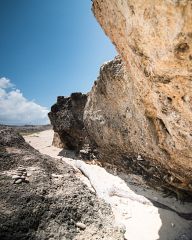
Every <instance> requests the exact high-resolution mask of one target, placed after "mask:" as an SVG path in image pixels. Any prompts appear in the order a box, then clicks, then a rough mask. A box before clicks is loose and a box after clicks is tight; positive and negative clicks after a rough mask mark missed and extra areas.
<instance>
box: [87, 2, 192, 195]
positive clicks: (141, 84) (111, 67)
mask: <svg viewBox="0 0 192 240" xmlns="http://www.w3.org/2000/svg"><path fill="white" fill-rule="evenodd" d="M93 12H94V14H95V16H96V18H97V20H98V22H99V23H100V25H101V27H102V28H103V29H104V31H105V33H106V34H107V35H108V36H109V37H110V39H111V41H112V42H113V43H114V44H115V46H116V48H117V50H118V52H119V54H120V56H121V58H122V59H123V62H122V60H121V59H120V58H116V59H115V60H114V61H111V62H109V63H107V64H104V65H103V66H102V67H101V72H100V76H99V78H98V81H97V82H96V84H95V86H94V87H93V89H92V91H91V93H90V95H89V98H88V101H87V104H86V109H85V113H84V119H85V124H86V128H87V129H88V131H89V134H90V136H91V137H92V138H93V139H94V140H95V141H96V143H97V145H98V146H99V147H100V148H101V149H102V152H103V153H104V155H105V156H107V153H108V154H109V155H110V157H111V156H112V157H111V162H114V161H116V162H118V161H120V159H121V158H120V156H121V155H124V159H126V158H127V161H129V159H130V157H133V158H135V159H136V161H137V159H140V158H141V159H147V161H148V162H149V165H152V167H153V168H157V170H156V172H160V173H161V176H162V179H163V178H164V180H165V181H166V182H168V183H169V184H171V185H172V186H174V187H177V188H181V189H185V190H187V191H192V148H191V146H192V107H191V106H192V14H191V12H192V5H191V1H190V0H183V1H173V0H171V1H163V0H158V1H153V0H144V1H143V0H137V1H134V0H129V1H127V0H94V1H93ZM111 153H113V154H111ZM118 156H119V157H118ZM126 156H127V157H126ZM138 156H139V157H138ZM110 157H108V159H109V161H110ZM138 162H139V163H141V162H142V161H138ZM121 164H122V161H121ZM143 168H144V169H145V168H146V167H145V166H143ZM146 170H150V167H149V168H147V169H146ZM151 172H152V175H155V173H154V171H153V170H151ZM164 173H165V176H163V175H164Z"/></svg>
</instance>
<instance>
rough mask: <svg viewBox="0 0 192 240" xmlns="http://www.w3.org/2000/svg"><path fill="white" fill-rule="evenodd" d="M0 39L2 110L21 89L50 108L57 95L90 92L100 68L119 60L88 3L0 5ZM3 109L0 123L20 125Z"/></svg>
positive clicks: (13, 1) (13, 0)
mask: <svg viewBox="0 0 192 240" xmlns="http://www.w3.org/2000/svg"><path fill="white" fill-rule="evenodd" d="M0 36H1V37H0V53H1V57H0V79H3V80H2V81H3V86H4V88H3V94H4V95H3V96H4V99H3V98H1V95H0V98H1V99H0V100H1V101H0V104H1V106H2V104H3V101H4V100H5V99H6V98H7V96H6V95H5V94H9V93H10V92H14V91H16V90H18V91H19V92H20V95H22V97H23V98H24V99H25V100H26V101H27V102H31V103H34V102H35V103H36V104H38V105H40V106H43V107H46V108H48V109H49V108H50V106H51V105H52V104H53V103H54V102H55V101H56V97H57V96H58V95H64V96H67V95H70V93H72V92H75V91H81V92H87V91H89V90H90V89H91V86H92V84H93V82H94V80H96V78H97V76H98V73H99V67H100V66H101V64H102V63H103V62H105V61H108V60H110V59H112V58H113V57H114V56H115V55H116V51H115V48H114V46H113V45H112V44H111V42H110V40H109V39H108V38H107V37H106V36H105V34H104V32H103V30H102V29H101V27H100V26H99V24H98V23H97V21H96V19H95V18H94V16H93V14H92V12H91V1H90V0H69V1H67V0H0ZM5 79H6V81H7V80H8V82H9V83H7V85H6V84H5ZM5 85H6V87H5ZM0 86H1V85H0ZM20 100H21V98H20ZM9 101H10V100H9ZM9 105H10V103H9ZM1 106H0V123H2V122H6V121H7V123H14V121H15V122H19V121H18V120H17V119H16V120H14V118H13V117H12V119H10V121H9V120H8V119H7V120H6V118H7V117H5V115H6V114H4V116H1V115H2V114H1V113H2V111H5V106H4V108H1ZM25 108H26V107H25ZM13 109H14V108H13ZM10 118H11V116H10ZM18 118H19V116H18ZM22 121H24V120H23V119H22ZM22 121H20V122H19V123H21V122H22ZM28 121H29V119H28V120H26V122H25V123H28ZM33 122H35V121H34V120H31V122H30V123H33ZM37 122H38V121H37Z"/></svg>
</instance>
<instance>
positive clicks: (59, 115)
mask: <svg viewBox="0 0 192 240" xmlns="http://www.w3.org/2000/svg"><path fill="white" fill-rule="evenodd" d="M86 101H87V95H86V94H82V93H72V94H71V96H70V97H58V98H57V103H56V104H54V105H53V106H52V107H51V112H50V113H49V114H48V115H49V118H50V121H51V124H52V125H53V130H54V131H55V132H56V133H58V135H59V137H60V140H61V142H62V144H63V146H65V147H67V148H69V149H73V150H78V149H81V146H82V145H83V144H84V142H85V138H86V131H85V129H84V123H83V112H84V107H85V103H86Z"/></svg>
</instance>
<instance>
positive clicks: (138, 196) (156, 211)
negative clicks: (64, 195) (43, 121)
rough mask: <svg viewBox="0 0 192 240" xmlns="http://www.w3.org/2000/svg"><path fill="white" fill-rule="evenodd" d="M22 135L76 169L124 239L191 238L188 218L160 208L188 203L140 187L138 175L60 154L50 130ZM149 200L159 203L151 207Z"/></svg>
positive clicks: (186, 208) (190, 208) (187, 207)
mask: <svg viewBox="0 0 192 240" xmlns="http://www.w3.org/2000/svg"><path fill="white" fill-rule="evenodd" d="M24 138H25V140H26V141H27V142H28V143H29V144H30V145H31V146H32V147H34V148H35V149H37V150H38V151H40V152H41V153H43V154H47V155H49V156H51V157H54V158H56V159H57V158H59V159H61V158H62V160H63V161H65V162H66V163H68V164H70V165H72V166H73V167H74V168H75V169H76V175H77V176H78V177H79V178H80V179H81V180H82V181H84V182H85V183H86V184H87V185H88V186H89V188H90V189H92V191H96V194H97V195H98V196H99V197H101V198H103V199H104V200H105V201H106V202H108V203H109V204H110V205H111V207H112V210H113V213H114V216H115V219H116V223H117V225H121V226H122V228H124V230H125V239H129V240H141V239H142V240H157V239H161V240H177V239H178V240H182V239H183V240H190V239H192V230H191V229H192V221H190V220H186V219H184V218H182V217H180V216H178V214H177V213H176V212H174V211H171V210H170V209H165V207H163V206H167V207H169V208H171V209H173V210H175V211H177V212H181V213H190V212H192V204H191V203H180V202H179V201H177V200H176V199H175V198H171V197H166V198H164V197H163V195H162V193H160V192H157V191H155V190H154V189H151V188H149V187H147V188H146V187H145V186H142V180H141V181H140V182H139V181H138V177H136V176H134V175H127V177H126V178H125V177H124V176H123V175H122V176H121V177H120V176H116V175H113V174H110V173H109V172H107V171H106V170H105V169H104V168H102V167H100V166H97V165H91V164H86V163H85V162H83V161H81V160H75V159H73V158H66V157H64V156H62V155H64V153H65V151H63V150H62V149H60V148H56V147H53V146H52V139H53V130H46V131H43V132H39V133H34V134H31V135H27V136H24ZM72 157H73V156H72ZM79 169H80V170H79ZM151 200H152V201H151ZM153 201H155V202H158V203H160V204H162V206H161V207H157V206H155V205H154V204H153Z"/></svg>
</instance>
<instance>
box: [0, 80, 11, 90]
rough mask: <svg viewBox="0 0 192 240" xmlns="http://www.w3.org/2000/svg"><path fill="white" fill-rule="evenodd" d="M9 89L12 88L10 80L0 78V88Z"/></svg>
mask: <svg viewBox="0 0 192 240" xmlns="http://www.w3.org/2000/svg"><path fill="white" fill-rule="evenodd" d="M9 87H13V84H12V83H11V82H10V80H9V79H8V78H5V77H2V78H0V88H9Z"/></svg>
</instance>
